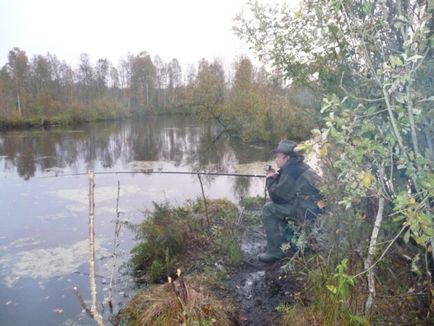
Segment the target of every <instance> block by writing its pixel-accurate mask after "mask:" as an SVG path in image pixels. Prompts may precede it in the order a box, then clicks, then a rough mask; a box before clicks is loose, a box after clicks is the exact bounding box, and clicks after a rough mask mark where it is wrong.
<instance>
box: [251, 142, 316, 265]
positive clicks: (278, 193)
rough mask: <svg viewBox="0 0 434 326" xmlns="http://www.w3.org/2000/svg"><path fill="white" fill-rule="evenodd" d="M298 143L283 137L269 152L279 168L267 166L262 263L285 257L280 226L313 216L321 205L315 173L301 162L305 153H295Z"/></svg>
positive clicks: (260, 257)
mask: <svg viewBox="0 0 434 326" xmlns="http://www.w3.org/2000/svg"><path fill="white" fill-rule="evenodd" d="M296 146H297V143H296V142H294V141H290V140H286V139H284V140H282V141H280V142H279V144H278V146H277V148H276V149H275V150H273V151H272V153H273V154H274V158H275V163H276V165H277V167H278V170H277V171H275V170H274V169H272V168H271V166H269V168H268V169H267V178H266V183H265V184H266V188H267V190H268V194H269V196H270V198H271V201H270V202H267V203H266V204H265V205H264V207H263V209H262V222H263V225H264V228H265V232H266V235H267V251H266V252H265V253H262V254H260V255H259V257H258V259H259V260H260V261H262V262H265V263H271V262H274V261H276V260H280V259H282V258H284V257H285V256H286V254H285V253H284V252H283V251H282V249H281V245H282V243H283V240H284V236H283V234H282V230H281V226H283V225H284V224H285V223H287V220H288V219H289V220H292V221H294V222H296V223H301V222H303V221H304V220H306V219H314V218H315V217H316V216H317V214H319V213H320V212H321V209H322V208H323V207H322V206H321V203H322V201H321V195H320V193H319V191H318V189H317V184H318V181H319V177H318V175H317V174H316V173H315V171H313V169H312V168H311V167H309V166H308V165H307V164H306V163H304V162H303V161H304V156H303V155H301V154H298V153H296V152H295V147H296Z"/></svg>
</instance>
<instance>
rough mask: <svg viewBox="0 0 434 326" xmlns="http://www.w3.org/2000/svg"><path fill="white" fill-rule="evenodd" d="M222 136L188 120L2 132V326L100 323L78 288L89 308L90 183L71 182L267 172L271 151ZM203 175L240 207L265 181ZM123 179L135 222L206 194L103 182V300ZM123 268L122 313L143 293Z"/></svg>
mask: <svg viewBox="0 0 434 326" xmlns="http://www.w3.org/2000/svg"><path fill="white" fill-rule="evenodd" d="M219 134H220V130H219V128H218V127H217V126H215V125H210V124H202V123H198V122H196V121H195V120H193V119H192V118H188V117H182V116H172V117H158V118H147V119H143V120H137V121H127V122H113V123H98V124H88V125H84V126H81V127H77V128H71V129H69V128H68V129H51V130H48V131H46V130H31V131H16V132H15V131H14V132H5V133H0V204H1V213H0V325H89V324H90V325H92V324H93V323H92V321H91V320H90V319H89V318H88V317H87V316H86V315H84V314H83V313H82V312H81V308H80V305H79V303H78V300H77V299H76V297H75V295H74V293H73V290H72V288H73V287H74V286H77V287H78V288H79V289H80V292H81V294H82V296H83V297H84V298H85V299H86V301H87V299H89V298H90V292H89V279H88V276H87V273H88V266H87V259H88V249H87V248H88V225H87V221H88V179H87V177H86V176H66V175H68V174H73V173H80V172H86V171H87V170H89V169H93V170H95V171H101V172H103V171H138V170H143V169H145V170H153V171H221V172H235V173H237V172H238V173H259V174H262V173H263V171H262V169H263V166H264V165H265V164H267V162H268V161H269V159H270V157H269V153H270V148H263V147H256V146H248V145H245V144H240V143H236V142H230V141H229V140H228V139H226V138H225V137H224V136H219ZM55 176H57V177H55ZM203 178H204V179H203V181H204V186H205V193H206V196H207V197H209V198H229V199H231V200H234V201H237V200H239V199H240V198H241V197H242V196H245V195H263V192H264V190H263V187H264V184H263V182H264V180H263V179H259V178H240V177H206V178H205V177H203ZM118 181H119V182H120V184H121V190H120V204H119V205H120V211H121V219H122V220H127V221H129V222H131V223H138V222H140V221H141V220H142V219H143V212H144V211H146V210H148V209H151V208H152V202H162V201H169V202H171V203H173V204H182V203H184V202H185V201H186V200H188V199H194V198H196V197H199V196H201V189H200V185H199V181H198V179H197V177H196V176H189V175H162V174H153V175H143V174H109V175H97V176H96V188H95V198H96V208H95V213H96V238H97V259H98V261H97V274H98V278H97V284H98V297H99V300H100V302H103V300H104V298H105V297H107V293H108V292H107V288H108V282H109V279H110V271H111V267H112V264H113V259H112V252H113V241H114V220H115V216H116V214H115V207H116V197H117V183H118ZM133 239H134V235H133V234H132V233H131V232H130V231H128V230H127V229H126V228H124V229H122V232H121V235H120V241H121V252H120V253H121V258H120V260H121V262H125V261H127V260H128V255H129V251H130V249H131V247H132V246H133V244H134V241H133ZM121 262H120V263H118V264H117V268H116V272H115V275H114V276H115V286H114V292H113V295H114V303H115V309H116V310H118V309H119V308H120V307H122V305H123V304H125V303H126V302H127V301H128V298H129V297H130V296H131V295H132V294H133V292H134V282H132V280H131V278H130V277H129V276H128V274H127V273H126V267H125V264H121ZM104 306H105V312H104V316H106V317H107V316H109V314H108V307H107V305H104ZM100 310H101V307H100Z"/></svg>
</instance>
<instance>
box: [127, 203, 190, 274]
mask: <svg viewBox="0 0 434 326" xmlns="http://www.w3.org/2000/svg"><path fill="white" fill-rule="evenodd" d="M190 224H191V217H190V216H188V215H187V214H184V211H183V210H180V209H172V208H170V207H169V205H168V204H167V203H165V204H162V205H158V204H156V203H154V212H153V214H152V215H151V216H149V217H148V219H146V220H145V221H144V222H143V223H142V224H140V226H139V228H138V230H137V239H139V240H141V242H140V243H139V244H138V245H136V246H135V247H134V248H133V250H132V251H131V253H132V259H131V262H132V264H133V267H134V269H135V270H136V271H142V270H146V269H148V268H149V269H150V273H149V276H150V278H151V279H152V280H157V279H158V278H160V277H162V276H164V275H167V271H168V270H173V269H174V267H175V266H174V263H175V260H174V256H175V255H177V254H180V253H181V252H182V251H183V250H185V246H186V243H187V241H188V239H189V237H190V236H191V235H192V232H191V228H190Z"/></svg>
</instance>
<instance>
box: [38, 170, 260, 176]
mask: <svg viewBox="0 0 434 326" xmlns="http://www.w3.org/2000/svg"><path fill="white" fill-rule="evenodd" d="M94 174H95V175H102V174H184V175H213V176H226V177H245V178H265V177H266V175H263V174H244V173H220V172H206V171H202V172H201V171H197V172H196V171H154V170H143V171H104V172H94ZM84 175H88V173H86V172H81V173H71V174H62V175H50V176H44V177H40V178H60V177H72V176H84Z"/></svg>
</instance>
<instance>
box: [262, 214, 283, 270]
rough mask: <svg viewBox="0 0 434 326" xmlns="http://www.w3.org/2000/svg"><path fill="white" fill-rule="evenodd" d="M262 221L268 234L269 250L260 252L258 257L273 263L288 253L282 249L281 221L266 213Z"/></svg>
mask: <svg viewBox="0 0 434 326" xmlns="http://www.w3.org/2000/svg"><path fill="white" fill-rule="evenodd" d="M262 221H263V224H264V227H265V232H266V234H267V251H266V252H265V253H262V254H259V256H258V259H259V260H260V261H262V262H264V263H272V262H274V261H277V260H280V259H282V258H284V257H285V256H286V254H285V253H284V252H283V251H282V250H281V249H280V246H281V245H282V241H283V238H282V235H281V233H280V228H279V224H280V223H279V220H278V219H276V218H273V217H272V216H267V215H265V214H264V216H263V219H262Z"/></svg>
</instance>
